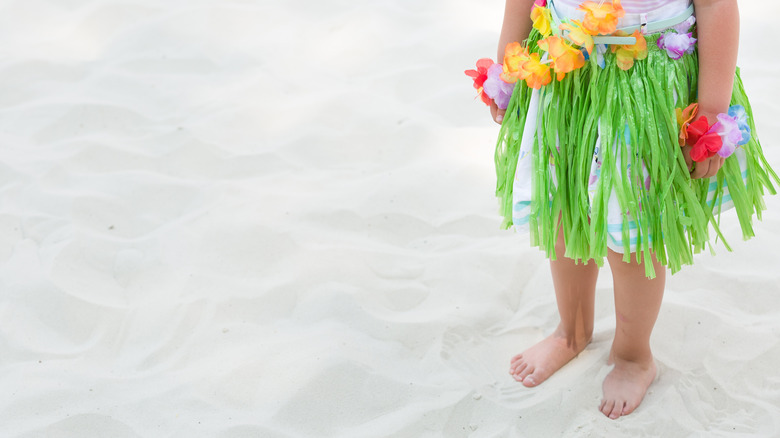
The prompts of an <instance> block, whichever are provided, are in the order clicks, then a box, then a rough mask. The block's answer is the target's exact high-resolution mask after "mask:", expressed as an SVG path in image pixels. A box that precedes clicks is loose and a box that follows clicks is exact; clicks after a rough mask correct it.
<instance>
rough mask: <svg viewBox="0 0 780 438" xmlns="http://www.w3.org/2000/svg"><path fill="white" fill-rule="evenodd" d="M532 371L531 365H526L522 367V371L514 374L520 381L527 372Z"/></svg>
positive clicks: (526, 375)
mask: <svg viewBox="0 0 780 438" xmlns="http://www.w3.org/2000/svg"><path fill="white" fill-rule="evenodd" d="M533 372H534V368H533V367H532V366H526V367H525V368H523V370H522V371H520V372H519V373H517V374H515V375H516V376H517V378H518V380H519V381H521V382H522V381H524V380H525V378H526V377H528V375H529V374H531V373H533Z"/></svg>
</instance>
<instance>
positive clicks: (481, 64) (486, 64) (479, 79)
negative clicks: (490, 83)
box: [464, 58, 495, 105]
mask: <svg viewBox="0 0 780 438" xmlns="http://www.w3.org/2000/svg"><path fill="white" fill-rule="evenodd" d="M493 64H495V62H493V60H492V59H490V58H482V59H480V60H478V61H477V69H476V70H466V71H465V72H464V73H466V76H468V77H470V78H473V79H474V88H476V89H477V97H479V98H481V99H482V102H485V105H490V98H489V97H488V96H487V94H485V93H484V92H483V90H482V86H483V84H484V83H485V80H487V77H488V76H487V71H488V69H489V68H490V66H491V65H493Z"/></svg>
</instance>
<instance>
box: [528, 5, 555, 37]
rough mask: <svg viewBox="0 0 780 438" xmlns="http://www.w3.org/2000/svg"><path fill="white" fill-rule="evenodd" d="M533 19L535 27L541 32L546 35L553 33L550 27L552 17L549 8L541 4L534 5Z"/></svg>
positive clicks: (532, 10)
mask: <svg viewBox="0 0 780 438" xmlns="http://www.w3.org/2000/svg"><path fill="white" fill-rule="evenodd" d="M531 20H533V22H534V29H536V30H538V31H539V33H540V34H542V35H544V36H549V35H550V34H552V28H551V27H550V22H551V21H552V17H551V15H550V10H549V9H547V8H543V7H541V6H534V7H533V9H531Z"/></svg>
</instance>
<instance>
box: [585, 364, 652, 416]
mask: <svg viewBox="0 0 780 438" xmlns="http://www.w3.org/2000/svg"><path fill="white" fill-rule="evenodd" d="M610 362H611V363H614V364H615V368H613V369H612V371H610V373H609V374H608V375H607V377H606V378H605V379H604V384H603V386H602V389H603V391H604V398H603V399H602V400H601V406H599V410H600V411H601V412H602V413H603V414H604V415H606V416H607V417H609V418H611V419H613V420H615V419H617V418H619V417H621V416H622V415H628V414H630V413H632V412H634V409H636V408H637V406H639V403H641V402H642V399H643V398H644V397H645V393H646V392H647V388H648V387H649V386H650V384H651V383H653V380H654V379H655V374H656V368H655V362H654V361H653V359H652V356H651V357H650V359H649V360H648V361H638V362H634V361H628V360H623V359H618V358H617V357H612V358H611V359H610Z"/></svg>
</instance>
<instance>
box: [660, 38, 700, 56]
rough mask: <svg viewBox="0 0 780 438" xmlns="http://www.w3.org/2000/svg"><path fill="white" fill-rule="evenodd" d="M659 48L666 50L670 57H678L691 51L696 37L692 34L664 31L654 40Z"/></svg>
mask: <svg viewBox="0 0 780 438" xmlns="http://www.w3.org/2000/svg"><path fill="white" fill-rule="evenodd" d="M656 44H657V45H658V48H659V49H662V50H666V54H667V55H669V57H670V58H672V59H680V58H682V56H683V55H684V54H686V53H693V49H694V47H695V45H696V38H694V37H693V34H692V33H690V32H688V33H683V34H680V33H674V32H666V33H664V34H662V35H661V37H660V38H658V41H657V42H656Z"/></svg>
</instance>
